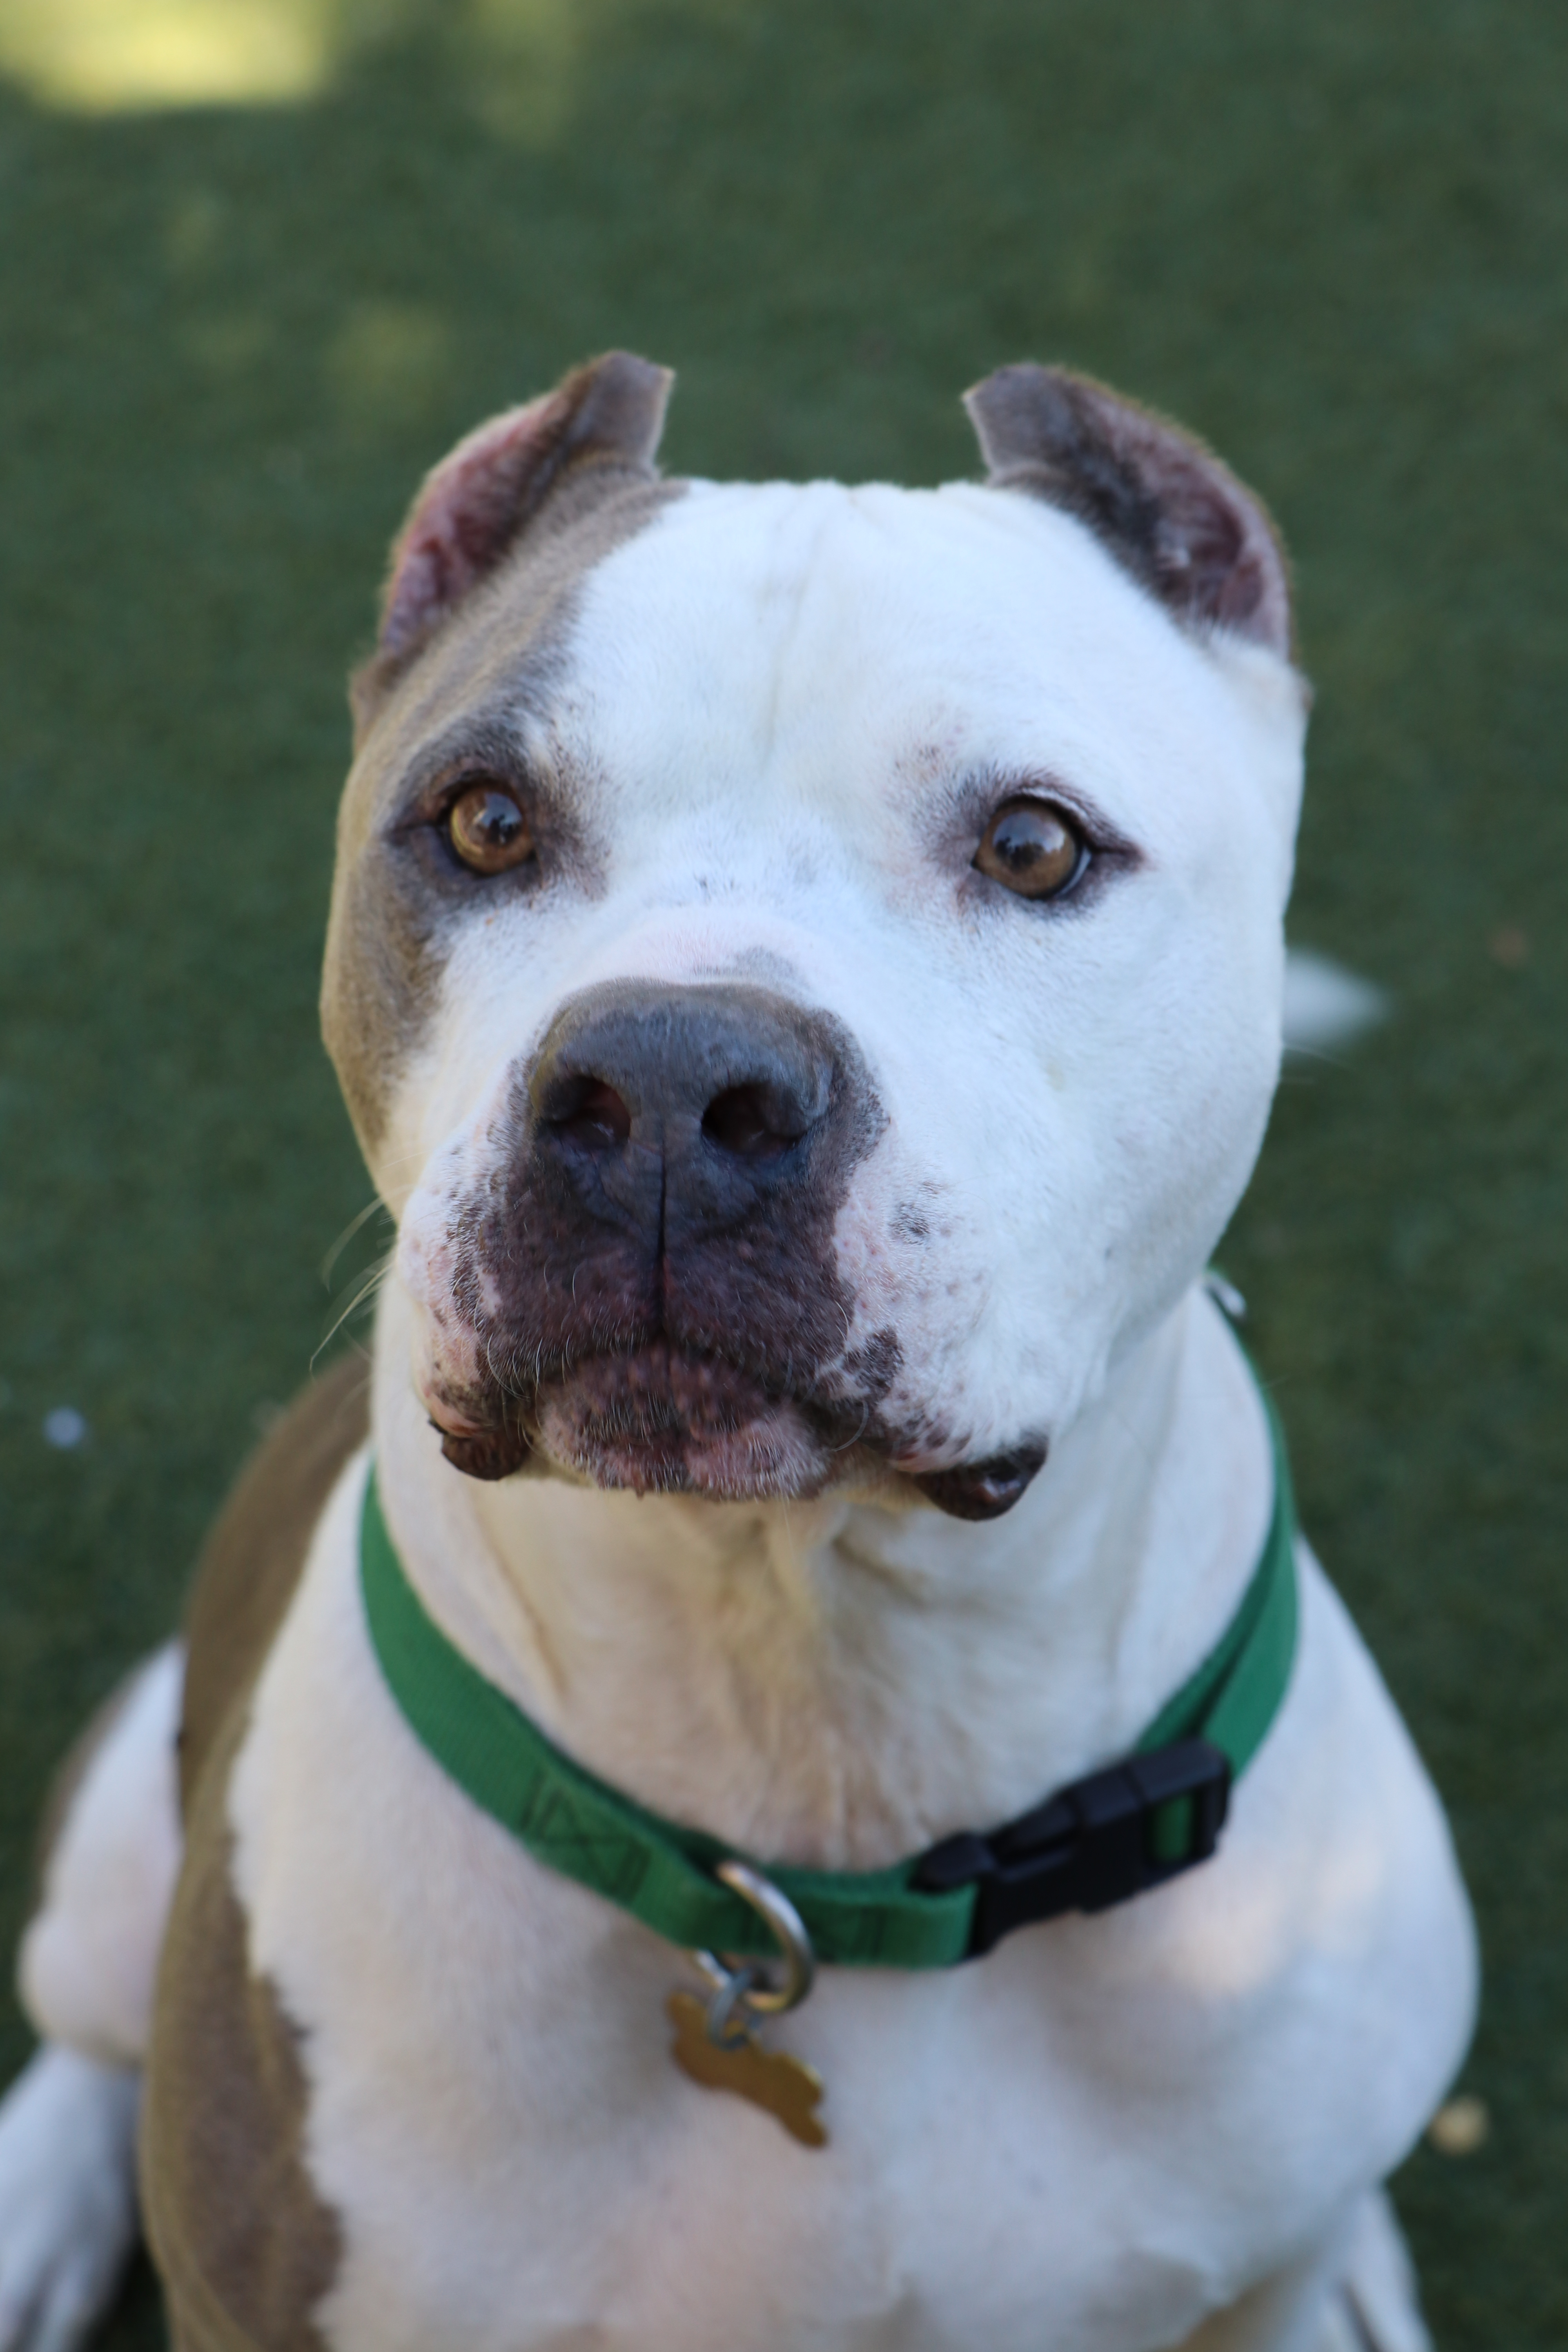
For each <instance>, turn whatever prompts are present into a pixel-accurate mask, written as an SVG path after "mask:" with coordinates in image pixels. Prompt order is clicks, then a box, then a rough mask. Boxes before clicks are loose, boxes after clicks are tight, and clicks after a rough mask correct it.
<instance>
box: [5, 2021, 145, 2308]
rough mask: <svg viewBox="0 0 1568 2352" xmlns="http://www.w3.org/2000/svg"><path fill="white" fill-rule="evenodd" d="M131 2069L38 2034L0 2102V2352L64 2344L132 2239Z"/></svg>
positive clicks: (114, 2277)
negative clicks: (39, 2044)
mask: <svg viewBox="0 0 1568 2352" xmlns="http://www.w3.org/2000/svg"><path fill="white" fill-rule="evenodd" d="M139 2087H140V2078H139V2077H138V2076H137V2075H135V2074H131V2073H128V2072H127V2071H125V2070H124V2069H122V2068H120V2067H116V2066H100V2065H99V2064H98V2063H96V2062H95V2061H94V2060H92V2059H90V2058H80V2057H78V2056H77V2054H76V2053H75V2052H74V2051H70V2050H65V2049H61V2048H60V2047H59V2046H58V2044H53V2043H46V2044H45V2045H44V2047H43V2049H42V2050H40V2051H39V2052H38V2054H37V2057H36V2058H35V2059H34V2060H33V2061H32V2063H31V2064H30V2065H29V2066H28V2067H27V2068H26V2071H25V2072H24V2073H23V2074H20V2075H19V2076H18V2077H17V2079H16V2082H15V2083H14V2084H12V2086H11V2089H10V2091H9V2092H8V2093H7V2094H6V2096H5V2101H4V2103H3V2104H0V2352H73V2347H76V2346H77V2345H79V2344H82V2343H84V2342H85V2341H86V2339H87V2336H89V2333H90V2331H91V2329H92V2326H93V2325H94V2323H95V2321H97V2320H98V2319H99V2318H100V2316H101V2315H102V2314H103V2312H104V2311H105V2309H106V2308H107V2306H108V2305H109V2303H110V2298H111V2297H112V2295H113V2294H114V2290H115V2288H116V2286H117V2285H118V2284H119V2281H120V2274H121V2271H122V2269H123V2268H124V2265H125V2260H126V2257H127V2255H128V2254H129V2253H130V2252H131V2249H132V2245H133V2244H134V2243H135V2240H136V2179H135V2139H136V2105H137V2098H138V2094H139Z"/></svg>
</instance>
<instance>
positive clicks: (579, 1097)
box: [546, 1078, 632, 1151]
mask: <svg viewBox="0 0 1568 2352" xmlns="http://www.w3.org/2000/svg"><path fill="white" fill-rule="evenodd" d="M546 1124H547V1125H548V1126H549V1127H551V1128H552V1129H553V1130H554V1132H555V1133H556V1134H557V1135H558V1136H560V1137H562V1138H563V1139H564V1140H565V1141H566V1142H568V1143H574V1144H576V1145H577V1146H578V1148H579V1149H580V1150H584V1151H615V1150H619V1148H620V1146H621V1145H622V1144H623V1143H625V1142H626V1140H627V1139H628V1138H629V1136H630V1134H631V1131H632V1115H631V1113H630V1111H629V1110H628V1109H627V1108H626V1104H625V1102H624V1101H623V1100H622V1099H621V1097H620V1096H619V1095H618V1094H617V1093H616V1090H615V1088H614V1087H612V1086H606V1085H605V1081H604V1079H603V1078H576V1079H574V1080H573V1081H571V1083H570V1086H569V1088H568V1090H567V1091H566V1093H565V1095H564V1097H563V1098H562V1099H559V1100H558V1102H557V1104H556V1105H554V1106H552V1109H551V1113H550V1117H549V1118H548V1119H547V1121H546Z"/></svg>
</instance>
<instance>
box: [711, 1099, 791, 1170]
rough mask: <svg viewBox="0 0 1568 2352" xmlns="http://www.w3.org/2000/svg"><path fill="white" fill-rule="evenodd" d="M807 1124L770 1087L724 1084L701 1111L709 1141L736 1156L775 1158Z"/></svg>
mask: <svg viewBox="0 0 1568 2352" xmlns="http://www.w3.org/2000/svg"><path fill="white" fill-rule="evenodd" d="M810 1124H811V1122H810V1120H809V1119H806V1118H801V1117H800V1116H799V1109H798V1106H796V1105H795V1104H787V1105H786V1104H785V1103H784V1102H783V1101H781V1099H780V1097H779V1096H778V1094H777V1093H776V1091H775V1090H774V1089H773V1087H725V1089H724V1092H723V1093H722V1094H721V1095H715V1096H714V1097H713V1099H712V1101H711V1102H710V1104H709V1106H708V1108H707V1109H706V1110H705V1111H704V1112H703V1114H702V1132H703V1134H704V1135H705V1136H706V1137H707V1138H708V1140H709V1142H710V1143H711V1144H714V1145H716V1146H717V1147H718V1149H719V1150H721V1151H727V1152H729V1153H730V1154H731V1156H732V1157H733V1158H735V1159H737V1160H777V1159H778V1158H779V1157H780V1156H781V1155H782V1154H783V1153H784V1152H785V1151H787V1150H789V1148H790V1146H791V1144H792V1143H798V1142H799V1141H800V1139H801V1137H802V1136H803V1135H804V1134H805V1131H806V1129H807V1128H808V1127H809V1126H810Z"/></svg>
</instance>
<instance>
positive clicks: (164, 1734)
mask: <svg viewBox="0 0 1568 2352" xmlns="http://www.w3.org/2000/svg"><path fill="white" fill-rule="evenodd" d="M183 1672H184V1660H183V1656H182V1654H181V1652H180V1650H179V1648H178V1647H177V1646H175V1645H171V1646H170V1647H169V1648H168V1649H166V1650H163V1651H160V1652H159V1653H158V1654H157V1655H156V1656H155V1657H153V1658H152V1659H150V1660H149V1661H148V1662H147V1663H146V1664H144V1665H142V1667H140V1668H139V1669H138V1670H137V1671H136V1673H135V1674H133V1675H131V1676H130V1677H129V1678H128V1680H127V1681H126V1682H125V1683H124V1684H123V1685H121V1689H120V1690H118V1691H117V1692H116V1693H115V1694H114V1696H113V1697H112V1698H111V1699H110V1702H109V1704H108V1706H106V1707H105V1708H104V1709H103V1710H102V1712H101V1714H100V1717H98V1719H97V1720H96V1721H95V1722H94V1723H93V1724H92V1725H91V1726H90V1727H89V1730H88V1732H87V1733H86V1734H85V1735H84V1737H83V1738H82V1740H81V1741H80V1742H79V1746H78V1748H77V1750H76V1752H75V1754H74V1755H73V1756H72V1757H71V1758H70V1759H68V1763H67V1765H66V1767H65V1769H64V1771H63V1772H62V1774H61V1777H60V1782H59V1786H58V1795H57V1800H56V1803H55V1806H54V1808H53V1813H54V1819H53V1822H52V1826H51V1833H50V1835H49V1838H48V1844H47V1854H46V1858H45V1863H44V1871H43V1899H42V1902H41V1903H40V1905H39V1908H38V1911H37V1915H36V1916H35V1917H34V1919H33V1921H32V1923H31V1925H30V1927H28V1929H27V1933H26V1937H25V1938H24V1941H23V1946H22V1956H21V1967H20V1971H19V1973H20V1979H21V1990H22V1998H23V2001H24V2003H25V2005H26V2009H27V2011H28V2013H29V2015H30V2017H31V2019H32V2021H33V2023H34V2024H35V2025H36V2026H37V2029H38V2032H39V2033H40V2034H41V2035H42V2037H43V2047H42V2049H40V2050H39V2051H38V2052H37V2055H36V2056H35V2057H34V2058H33V2060H32V2062H31V2063H30V2064H29V2065H28V2066H27V2067H26V2070H25V2071H24V2073H23V2074H21V2076H20V2077H19V2078H18V2080H17V2081H16V2083H15V2084H13V2085H12V2086H11V2089H10V2091H9V2092H8V2093H7V2095H6V2096H5V2101H4V2103H3V2104H0V2352H70V2347H73V2346H76V2345H79V2344H80V2343H81V2342H82V2341H83V2339H84V2337H85V2336H87V2334H88V2333H89V2330H90V2328H91V2326H92V2325H93V2323H94V2321H95V2320H96V2319H97V2318H98V2317H99V2315H100V2314H101V2312H102V2311H103V2310H104V2308H105V2306H106V2305H108V2303H109V2301H110V2297H111V2296H112V2294H113V2293H114V2290H115V2287H116V2285H117V2284H118V2282H119V2278H120V2274H121V2270H122V2268H123V2266H124V2263H125V2260H126V2257H127V2255H128V2254H129V2252H130V2251H131V2248H132V2245H133V2243H134V2242H135V2236H136V2186H135V2144H136V2116H137V2109H138V2105H139V2104H140V2098H141V2065H142V2058H143V2056H144V2055H145V2052H146V2047H147V2039H148V2034H149V2032H150V2029H151V2024H152V2012H153V1983H154V1980H155V1978H156V1974H157V1966H158V1953H159V1948H160V1947H161V1945H162V1942H163V1925H164V1920H165V1918H166V1916H167V1913H168V1907H169V1902H170V1898H171V1895H172V1894H173V1891H174V1878H175V1875H176V1873H177V1871H178V1868H179V1859H180V1828H179V1805H178V1791H177V1786H176V1764H175V1740H176V1737H177V1734H178V1728H179V1718H180V1702H181V1690H182V1683H183Z"/></svg>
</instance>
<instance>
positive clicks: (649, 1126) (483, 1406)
mask: <svg viewBox="0 0 1568 2352" xmlns="http://www.w3.org/2000/svg"><path fill="white" fill-rule="evenodd" d="M885 1124H886V1120H885V1117H884V1114H883V1112H882V1110H881V1108H880V1106H879V1103H878V1101H877V1098H876V1095H875V1092H874V1089H873V1088H872V1087H871V1084H870V1081H869V1078H868V1074H867V1072H866V1070H865V1067H864V1064H863V1061H862V1058H861V1056H860V1055H859V1054H858V1051H857V1049H856V1047H855V1045H854V1043H853V1041H852V1040H851V1039H850V1038H849V1037H848V1035H847V1033H846V1032H845V1031H844V1030H843V1029H842V1027H841V1026H840V1025H839V1024H837V1022H835V1021H833V1020H832V1019H831V1018H830V1017H829V1016H828V1015H826V1014H825V1013H817V1012H813V1011H808V1010H806V1009H805V1008H803V1007H801V1006H799V1005H795V1004H792V1003H789V1002H788V1000H787V999H785V998H784V997H781V996H778V995H776V994H774V993H773V992H770V991H768V990H765V989H762V988H756V987H751V986H744V985H740V984H733V985H715V986H708V987H668V986H663V985H658V984H655V983H651V982H619V983H616V984H613V985H610V986H606V987H603V988H598V989H594V990H591V991H588V992H584V994H582V995H580V996H576V997H574V998H572V999H571V1000H570V1001H569V1002H568V1003H566V1004H564V1005H563V1007H562V1009H561V1011H560V1013H558V1014H557V1016H556V1018H555V1020H554V1021H553V1023H552V1025H551V1027H550V1029H549V1031H548V1033H547V1034H546V1035H545V1037H544V1038H543V1040H542V1043H541V1045H540V1048H539V1051H538V1053H537V1055H535V1056H534V1058H533V1060H532V1062H531V1065H530V1066H528V1068H527V1069H526V1070H524V1071H522V1072H521V1073H520V1075H519V1077H518V1079H517V1082H516V1084H515V1086H514V1087H513V1091H512V1097H511V1102H510V1108H509V1111H508V1113H507V1116H506V1118H505V1120H504V1122H503V1131H502V1135H501V1138H500V1151H499V1153H498V1157H497V1160H496V1164H495V1167H494V1170H493V1172H492V1174H491V1176H490V1177H489V1181H488V1182H487V1183H486V1185H485V1187H484V1189H483V1191H482V1193H481V1194H480V1195H479V1197H476V1198H475V1199H473V1200H472V1201H470V1202H468V1203H467V1204H466V1205H465V1207H464V1208H463V1210H462V1211H461V1213H460V1214H459V1218H458V1253H457V1273H456V1278H455V1282H454V1294H455V1299H456V1303H457V1305H458V1309H459V1311H460V1313H461V1315H462V1317H463V1318H464V1320H465V1322H467V1323H468V1325H469V1326H470V1327H471V1328H472V1329H473V1330H474V1331H475V1332H476V1334H477V1335H478V1338H479V1343H480V1346H479V1354H480V1357H481V1359H482V1361H483V1363H484V1364H485V1366H486V1367H487V1370H488V1375H489V1379H488V1381H486V1382H485V1383H484V1384H483V1385H484V1387H485V1390H486V1392H485V1393H484V1394H483V1395H478V1394H464V1395H462V1396H460V1397H456V1398H453V1399H452V1400H451V1401H450V1402H451V1411H450V1412H449V1413H448V1412H445V1411H443V1410H442V1406H441V1404H440V1403H439V1402H438V1403H437V1416H438V1418H439V1419H440V1421H441V1423H442V1425H443V1426H444V1427H447V1423H448V1422H449V1423H450V1424H451V1425H450V1426H449V1427H447V1434H446V1438H445V1446H446V1452H447V1457H448V1459H449V1460H451V1461H453V1462H455V1463H457V1464H458V1466H459V1467H460V1468H463V1469H465V1470H468V1471H469V1472H471V1473H472V1474H474V1475H479V1476H489V1477H497V1476H504V1475H506V1474H507V1473H508V1472H509V1471H510V1470H512V1469H516V1468H518V1467H521V1465H523V1464H524V1463H525V1462H526V1461H527V1460H528V1459H529V1457H530V1455H531V1454H535V1453H539V1454H543V1455H544V1456H545V1457H547V1458H548V1459H549V1460H551V1461H552V1462H554V1463H555V1464H557V1465H560V1466H563V1467H569V1468H572V1469H575V1470H577V1471H579V1472H581V1473H582V1474H583V1475H585V1476H588V1477H591V1478H592V1479H593V1480H594V1481H595V1484H598V1485H602V1486H632V1487H635V1488H637V1489H638V1490H639V1491H642V1490H645V1489H649V1488H663V1489H671V1488H673V1489H689V1490H691V1491H695V1492H700V1493H709V1494H713V1495H723V1496H749V1495H758V1494H763V1493H767V1494H792V1495H798V1494H808V1493H814V1492H816V1490H817V1489H818V1488H820V1487H821V1486H823V1485H824V1484H825V1483H826V1480H827V1478H828V1476H829V1475H830V1474H831V1472H832V1470H833V1467H834V1457H835V1453H836V1450H837V1449H839V1448H843V1447H846V1446H849V1445H853V1444H854V1443H855V1441H856V1439H857V1437H858V1434H859V1433H862V1432H863V1431H864V1430H865V1429H866V1427H867V1426H868V1423H869V1422H870V1421H871V1419H872V1417H873V1415H874V1413H875V1411H876V1408H877V1405H878V1404H879V1402H880V1400H881V1398H882V1397H883V1395H885V1393H886V1391H887V1390H888V1387H889V1383H890V1381H891V1380H892V1378H893V1375H894V1372H895V1371H896V1370H897V1365H898V1348H897V1344H896V1341H895V1340H894V1339H893V1338H892V1335H891V1334H883V1335H879V1338H878V1341H877V1343H876V1344H874V1345H872V1346H869V1347H866V1348H862V1349H858V1350H857V1349H854V1348H852V1347H851V1345H850V1340H849V1334H850V1329H851V1324H852V1319H853V1305H854V1302H853V1299H852V1298H851V1297H850V1296H849V1294H848V1292H847V1289H846V1288H845V1286H844V1285H843V1284H842V1282H841V1281H840V1279H839V1276H838V1273H837V1264H836V1257H835V1249H834V1238H833V1236H834V1224H835V1221H836V1219H837V1214H838V1211H839V1209H840V1207H841V1205H842V1203H843V1201H844V1199H845V1196H846V1193H847V1190H848V1187H849V1183H850V1181H851V1177H852V1175H853V1171H854V1170H855V1168H856V1167H857V1166H858V1163H859V1162H860V1160H863V1159H864V1158H865V1156H866V1154H867V1153H868V1151H869V1150H871V1149H872V1147H873V1146H874V1144H875V1142H876V1139H877V1138H878V1136H879V1134H880V1133H881V1131H882V1129H883V1128H884V1126H885Z"/></svg>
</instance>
